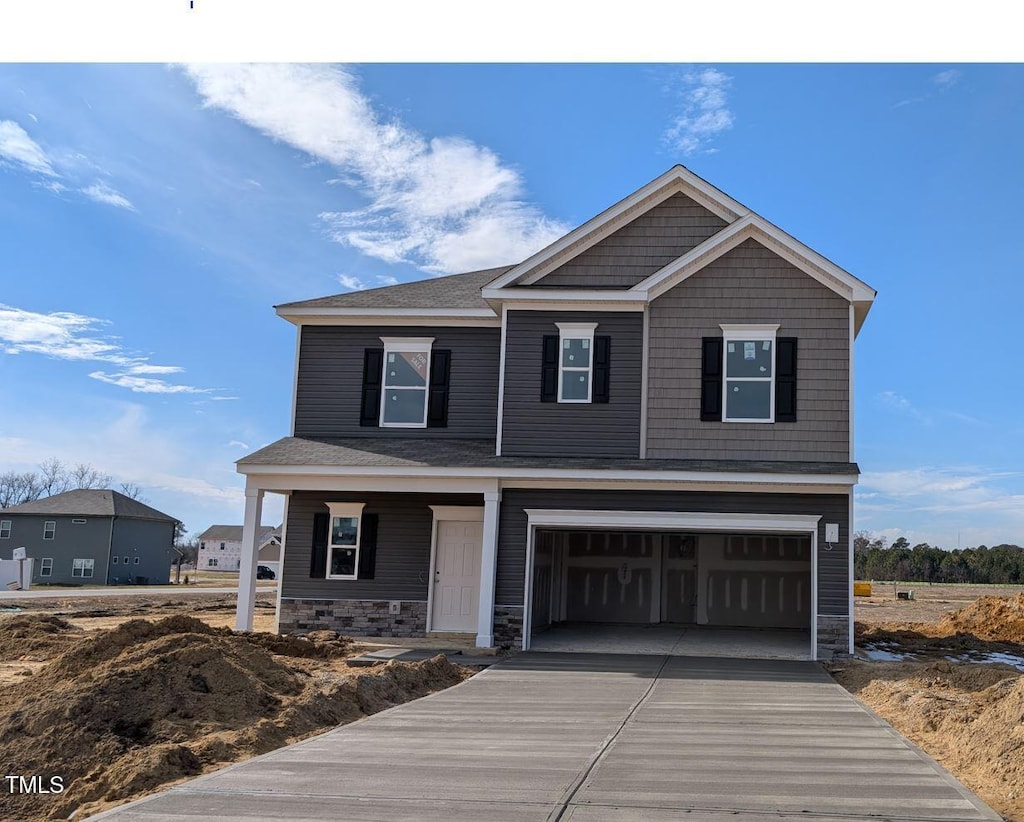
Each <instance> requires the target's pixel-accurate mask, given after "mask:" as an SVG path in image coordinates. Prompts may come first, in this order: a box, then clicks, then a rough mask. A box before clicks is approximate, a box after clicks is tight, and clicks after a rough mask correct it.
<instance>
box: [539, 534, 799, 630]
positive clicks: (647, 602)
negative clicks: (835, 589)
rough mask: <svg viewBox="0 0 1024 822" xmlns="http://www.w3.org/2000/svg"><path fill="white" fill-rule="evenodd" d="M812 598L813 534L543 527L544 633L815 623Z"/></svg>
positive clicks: (541, 589) (541, 591) (786, 626)
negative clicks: (562, 627) (556, 628)
mask: <svg viewBox="0 0 1024 822" xmlns="http://www.w3.org/2000/svg"><path fill="white" fill-rule="evenodd" d="M811 600H812V597H811V538H810V536H809V535H807V534H793V535H789V534H719V533H689V532H683V531H620V530H584V529H572V530H568V529H538V530H537V532H536V534H535V542H534V583H533V597H532V605H533V608H532V626H531V627H532V631H533V632H535V633H536V632H538V631H543V630H544V629H546V628H547V627H549V626H551V625H557V624H560V623H563V624H567V623H573V624H602V623H603V624H614V625H653V624H661V623H669V624H679V625H694V626H702V625H707V626H723V627H726V626H727V627H736V628H756V629H802V630H805V631H809V630H810V625H811Z"/></svg>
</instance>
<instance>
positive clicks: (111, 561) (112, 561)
mask: <svg viewBox="0 0 1024 822" xmlns="http://www.w3.org/2000/svg"><path fill="white" fill-rule="evenodd" d="M119 562H120V560H119V559H118V557H117V554H114V555H113V556H112V557H111V558H110V564H111V565H117V564H119Z"/></svg>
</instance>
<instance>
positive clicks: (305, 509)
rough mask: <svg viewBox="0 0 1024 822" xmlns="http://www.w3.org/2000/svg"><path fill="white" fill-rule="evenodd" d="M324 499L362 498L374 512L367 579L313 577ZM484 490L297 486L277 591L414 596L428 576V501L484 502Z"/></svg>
mask: <svg viewBox="0 0 1024 822" xmlns="http://www.w3.org/2000/svg"><path fill="white" fill-rule="evenodd" d="M327 502H365V503H366V507H365V508H364V509H363V513H364V514H377V515H378V518H379V519H378V526H377V563H376V566H375V573H374V578H373V579H369V580H359V579H355V580H345V579H311V578H310V576H309V561H310V554H311V552H312V546H313V515H314V514H315V513H317V512H323V513H327V506H326V503H327ZM483 504H484V503H483V495H451V494H448V495H444V494H386V493H365V494H364V493H334V492H330V493H328V492H312V491H296V492H294V493H293V494H292V495H291V497H290V498H289V501H288V529H287V531H286V532H285V549H284V570H283V575H282V579H281V586H282V587H281V596H282V597H290V598H293V599H323V600H328V599H335V600H338V599H362V600H390V599H400V600H416V601H423V602H425V601H426V599H427V590H428V587H429V580H430V532H431V525H432V523H433V512H432V511H431V510H430V508H429V506H431V505H478V506H483Z"/></svg>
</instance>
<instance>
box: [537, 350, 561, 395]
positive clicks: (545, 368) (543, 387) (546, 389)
mask: <svg viewBox="0 0 1024 822" xmlns="http://www.w3.org/2000/svg"><path fill="white" fill-rule="evenodd" d="M540 401H541V402H558V335H557V334H545V335H544V356H543V358H542V361H541V377H540Z"/></svg>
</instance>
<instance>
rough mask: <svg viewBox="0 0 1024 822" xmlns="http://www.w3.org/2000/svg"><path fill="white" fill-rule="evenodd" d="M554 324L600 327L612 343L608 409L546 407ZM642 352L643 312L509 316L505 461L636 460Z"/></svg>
mask: <svg viewBox="0 0 1024 822" xmlns="http://www.w3.org/2000/svg"><path fill="white" fill-rule="evenodd" d="M556 322H596V323H597V324H598V326H597V331H596V332H595V333H596V334H607V335H609V336H610V337H611V370H610V390H609V401H608V402H607V403H592V404H584V403H555V402H541V401H540V387H541V366H542V359H541V358H542V354H543V338H544V335H545V334H555V335H557V334H558V327H557V326H556V325H555V323H556ZM642 352H643V314H641V313H639V312H615V311H606V312H578V311H577V312H568V311H562V312H557V311H509V312H508V325H507V328H506V337H505V407H504V412H503V418H502V433H501V453H502V455H503V456H510V457H515V456H519V457H535V456H564V457H569V456H572V457H631V458H636V457H638V456H639V454H640V386H641V379H640V375H641V361H642V356H643V354H642Z"/></svg>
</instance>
